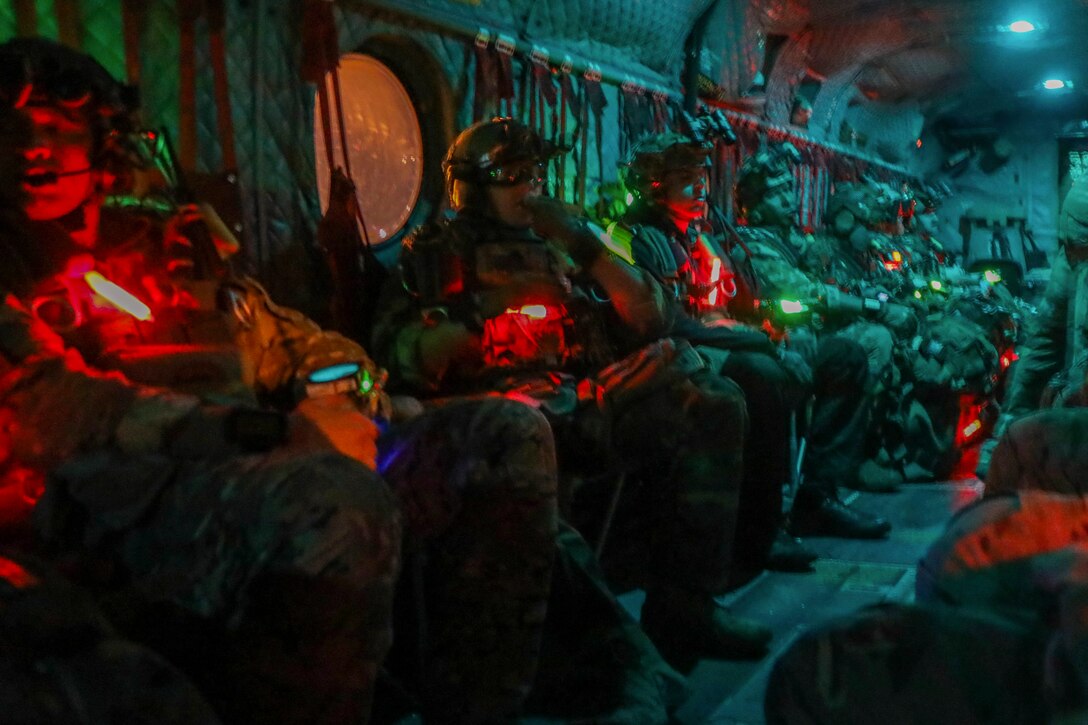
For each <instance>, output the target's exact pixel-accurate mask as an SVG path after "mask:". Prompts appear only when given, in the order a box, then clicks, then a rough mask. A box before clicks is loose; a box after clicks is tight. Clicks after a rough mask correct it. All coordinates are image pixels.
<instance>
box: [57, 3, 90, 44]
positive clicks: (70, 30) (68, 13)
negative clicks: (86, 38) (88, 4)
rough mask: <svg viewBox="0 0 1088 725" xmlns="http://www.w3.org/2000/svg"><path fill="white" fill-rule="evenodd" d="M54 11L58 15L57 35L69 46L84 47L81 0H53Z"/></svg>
mask: <svg viewBox="0 0 1088 725" xmlns="http://www.w3.org/2000/svg"><path fill="white" fill-rule="evenodd" d="M53 13H54V14H55V15H56V16H57V35H58V37H59V39H60V42H61V43H63V44H64V45H67V46H68V47H69V48H75V49H76V50H82V49H83V33H82V22H81V19H80V15H79V0H53Z"/></svg>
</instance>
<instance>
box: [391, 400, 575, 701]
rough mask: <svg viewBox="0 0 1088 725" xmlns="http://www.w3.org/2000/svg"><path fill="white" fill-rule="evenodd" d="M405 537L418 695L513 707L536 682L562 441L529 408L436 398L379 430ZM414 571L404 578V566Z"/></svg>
mask: <svg viewBox="0 0 1088 725" xmlns="http://www.w3.org/2000/svg"><path fill="white" fill-rule="evenodd" d="M379 467H380V469H381V470H382V472H383V474H384V475H385V476H386V477H387V479H388V480H389V482H390V485H392V486H393V488H394V490H395V491H396V494H397V497H398V499H399V500H400V503H401V507H402V510H403V512H404V517H405V526H406V532H407V537H408V538H407V541H408V542H409V545H410V546H411V547H412V548H419V549H420V550H421V555H422V556H423V557H425V562H426V563H425V566H424V570H423V572H422V574H423V577H422V578H423V582H424V584H423V587H424V592H423V601H424V603H425V608H426V627H427V637H426V640H427V641H426V642H425V646H426V655H425V662H424V663H423V666H424V673H423V676H422V677H423V682H422V683H421V686H420V689H421V694H422V695H423V697H424V699H425V700H426V701H427V705H428V710H429V711H430V712H431V713H432V714H433V715H434V716H435V717H437V718H440V719H447V720H452V721H470V722H477V721H482V720H491V719H502V718H505V717H510V716H511V715H513V714H515V713H516V712H517V711H518V709H519V708H520V706H521V704H522V702H523V701H524V699H525V697H526V696H527V695H528V693H529V689H530V687H531V686H532V682H533V678H534V677H535V674H536V668H537V661H538V658H539V654H540V641H541V633H542V630H543V623H544V616H545V612H546V609H547V599H548V592H549V588H550V586H551V576H552V566H553V556H554V546H555V536H556V527H557V525H558V514H557V504H556V495H557V492H556V489H557V483H556V465H555V447H554V443H553V440H552V435H551V430H550V428H549V426H548V423H547V421H546V420H545V418H544V417H543V415H541V414H540V413H539V412H537V411H536V410H534V409H533V408H531V407H529V406H526V405H523V404H521V403H517V402H514V401H510V400H506V399H503V398H484V399H479V400H464V401H459V402H454V403H448V404H445V405H442V406H439V407H436V408H429V409H428V410H427V412H426V413H424V414H423V415H422V416H420V417H418V418H416V419H414V420H413V421H410V422H409V423H407V424H406V425H404V426H402V427H400V428H398V429H394V430H392V431H390V432H389V433H388V434H387V435H385V436H383V437H382V439H381V441H380V453H379ZM406 578H407V577H406Z"/></svg>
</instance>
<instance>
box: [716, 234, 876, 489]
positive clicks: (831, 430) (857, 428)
mask: <svg viewBox="0 0 1088 725" xmlns="http://www.w3.org/2000/svg"><path fill="white" fill-rule="evenodd" d="M738 232H739V234H740V236H741V240H742V241H743V246H742V245H740V244H738V245H737V246H736V247H735V248H734V250H733V256H734V260H735V264H736V265H737V267H738V270H741V273H740V274H739V275H738V279H739V280H740V282H739V283H738V285H737V287H738V291H737V296H736V298H735V299H734V301H733V302H732V303H731V307H732V308H733V309H734V310H736V313H735V314H736V315H737V316H738V317H739V318H740V319H742V320H744V319H748V320H752V321H753V322H758V321H759V319H760V317H759V315H758V314H757V313H756V304H757V301H762V300H770V301H775V300H781V299H791V300H805V301H811V300H815V299H819V298H821V297H826V296H827V294H828V288H827V287H826V286H825V285H824V284H822V283H820V282H817V281H815V280H813V279H812V278H811V277H810V276H809V275H807V274H805V273H804V272H803V271H802V270H801V259H802V258H803V257H802V256H801V254H799V253H798V252H796V251H795V249H794V247H793V246H792V245H790V244H788V243H787V242H785V241H784V240H782V239H781V238H780V237H779V236H778V235H776V234H775V233H774V232H772V231H770V230H768V229H758V228H753V227H741V228H739V229H738ZM747 311H751V312H747ZM787 331H788V335H789V337H790V338H791V343H792V344H794V345H795V347H796V348H797V349H798V351H799V352H800V353H801V354H802V355H803V356H804V357H805V359H806V361H808V363H809V364H810V365H811V367H812V369H813V374H814V383H815V391H814V392H815V394H816V395H815V401H814V405H813V412H812V420H811V422H810V425H809V429H808V449H807V453H806V456H805V461H804V465H805V479H806V482H807V483H808V484H809V485H812V486H817V487H819V489H820V490H821V491H823V492H824V493H826V494H828V495H830V494H831V493H832V492H833V491H834V489H835V486H837V485H839V484H842V485H846V486H856V485H858V478H857V477H858V470H859V468H860V467H861V464H862V463H863V462H864V461H865V459H866V457H867V455H868V453H869V451H868V449H867V438H868V434H869V430H870V427H871V425H872V420H873V419H872V416H873V405H874V397H875V393H876V389H877V386H878V385H879V383H880V382H881V381H882V380H883V379H884V378H885V376H886V375H888V374H889V370H890V367H891V363H892V341H891V338H890V336H889V335H887V334H886V332H885V331H884V330H883V328H880V327H879V326H876V325H872V324H869V323H865V322H854V323H852V324H850V325H848V326H847V327H845V328H843V329H842V330H841V331H840V332H838V333H837V334H834V335H830V336H827V335H824V334H819V335H817V334H816V332H815V331H813V330H812V329H811V328H809V327H808V326H806V325H805V324H804V323H802V324H800V325H791V326H790V327H788V328H787ZM817 340H818V344H815V345H814V344H813V343H815V342H816V341H817ZM859 392H860V393H861V394H860V395H859ZM806 495H807V494H806Z"/></svg>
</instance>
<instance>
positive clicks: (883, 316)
mask: <svg viewBox="0 0 1088 725" xmlns="http://www.w3.org/2000/svg"><path fill="white" fill-rule="evenodd" d="M877 319H878V320H879V321H880V322H882V323H883V324H885V325H887V326H888V327H889V328H891V329H892V330H894V331H895V332H896V333H898V334H899V335H901V336H902V337H912V336H913V335H914V333H915V332H916V331H917V330H918V320H917V318H915V316H914V313H912V312H911V310H910V308H909V307H906V306H904V305H900V304H896V303H894V302H889V303H888V304H887V305H885V306H884V309H883V310H882V311H881V313H880V315H879V316H878V317H877Z"/></svg>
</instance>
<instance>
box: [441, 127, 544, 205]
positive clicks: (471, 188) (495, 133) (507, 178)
mask: <svg viewBox="0 0 1088 725" xmlns="http://www.w3.org/2000/svg"><path fill="white" fill-rule="evenodd" d="M562 151H563V150H562V149H560V148H559V147H558V146H556V145H555V144H553V143H551V142H549V141H546V140H544V139H543V138H541V137H540V135H539V134H537V133H536V132H535V131H533V130H532V129H531V128H529V127H528V126H526V125H525V124H524V123H521V122H520V121H516V120H514V119H512V118H493V119H491V120H490V121H480V122H478V123H474V124H473V125H471V126H469V127H468V128H466V129H465V130H464V131H462V132H461V134H460V135H459V136H458V137H457V138H456V139H454V141H453V145H452V146H450V149H449V151H448V152H447V153H446V158H445V159H444V160H443V161H442V171H443V173H444V174H445V176H446V193H447V195H448V196H449V199H450V203H451V204H452V205H453V207H454V208H455V209H461V208H464V207H466V206H473V205H475V204H478V203H479V202H480V195H479V194H478V193H477V190H478V187H482V186H487V185H512V184H518V183H521V182H523V181H526V180H528V179H529V178H531V177H532V175H534V174H535V175H536V178H538V179H541V180H543V178H544V177H545V176H546V167H545V164H546V163H547V161H548V160H549V159H551V158H552V157H553V156H556V155H558V154H559V153H562Z"/></svg>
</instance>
